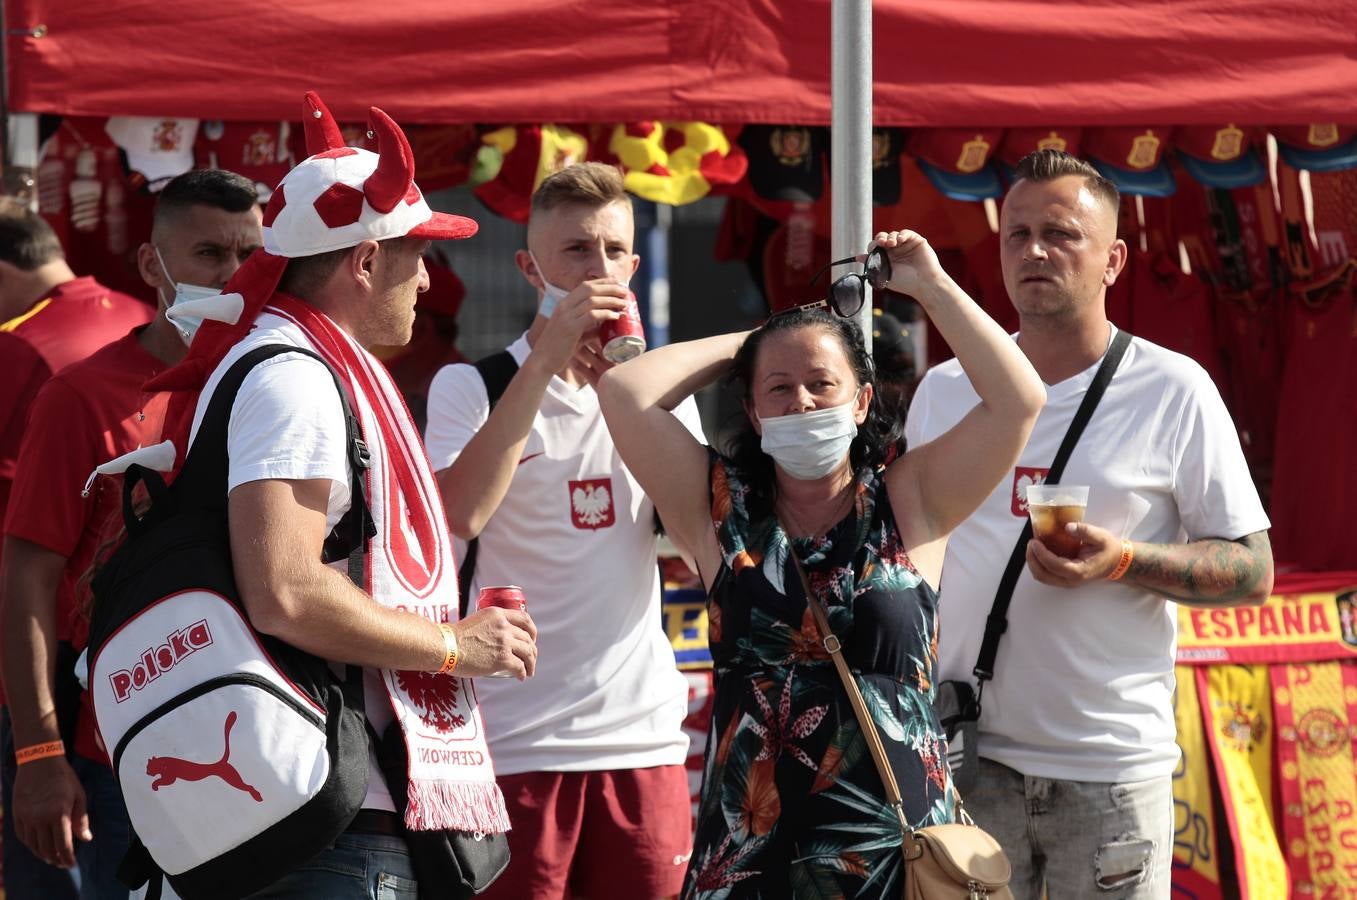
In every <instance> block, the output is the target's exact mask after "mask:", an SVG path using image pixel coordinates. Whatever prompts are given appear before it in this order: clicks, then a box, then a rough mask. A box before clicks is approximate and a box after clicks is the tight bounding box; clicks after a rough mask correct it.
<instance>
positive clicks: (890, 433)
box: [599, 231, 1045, 898]
mask: <svg viewBox="0 0 1357 900" xmlns="http://www.w3.org/2000/svg"><path fill="white" fill-rule="evenodd" d="M874 244H875V245H876V246H878V247H880V248H882V249H883V250H884V252H885V253H886V256H887V259H888V261H889V263H890V270H891V273H892V274H891V276H890V282H889V284H890V287H891V288H892V289H893V290H896V291H899V292H901V293H905V294H909V295H910V296H912V297H914V298H915V299H917V300H918V301H919V302H920V304H921V305H922V306H923V308H924V309H925V311H926V312H927V313H928V315H929V316H930V318H931V319H932V321H933V323H934V324H935V325H936V326H937V328H938V330H939V331H940V332H941V334H942V336H943V337H944V338H945V339H946V340H947V343H948V344H949V345H950V346H951V347H952V349H953V350H954V351H955V352H956V354H957V357H958V358H959V360H960V361H961V363H962V366H963V367H964V368H965V370H966V373H967V375H969V376H970V379H971V381H972V383H973V384H974V385H975V386H976V389H977V391H978V393H979V394H980V397H981V401H980V403H979V405H978V406H976V407H975V408H974V409H973V410H972V411H971V412H970V413H969V414H968V415H967V416H966V417H965V418H964V419H963V420H962V421H961V422H960V423H959V424H958V425H957V426H956V427H955V428H954V429H952V431H950V432H948V433H947V434H945V435H943V436H942V437H940V438H938V439H937V440H936V441H933V442H932V443H930V444H927V445H925V446H922V447H916V448H910V449H909V451H908V452H906V453H904V454H903V455H900V456H898V458H894V459H893V460H892V461H891V462H890V463H889V464H886V459H887V456H888V451H889V449H890V448H891V446H892V445H893V444H894V443H895V441H896V440H897V439H898V433H899V431H898V429H899V427H900V425H901V423H899V422H893V421H886V420H885V419H884V417H883V416H882V415H881V414H880V412H879V410H878V408H877V404H876V403H875V402H874V394H873V386H872V383H871V382H872V367H871V360H870V357H869V356H868V354H867V353H866V350H865V348H864V346H863V341H862V336H861V333H860V332H859V331H858V328H857V326H856V324H854V323H853V322H852V321H851V320H847V319H841V318H838V317H836V316H834V315H832V314H830V313H828V312H826V311H822V310H797V311H792V312H790V313H784V314H781V315H778V316H774V317H773V318H771V319H769V320H768V322H766V323H765V324H764V325H763V326H762V327H761V328H759V329H757V330H755V331H753V332H747V333H744V334H730V335H720V336H717V337H713V338H707V339H704V340H699V341H692V342H688V343H685V344H674V345H670V346H668V347H662V348H659V349H657V350H653V351H651V352H649V353H646V354H643V355H642V356H641V357H639V358H637V359H635V360H633V361H631V362H628V363H625V364H623V365H621V366H618V367H617V368H614V369H612V370H610V371H609V372H608V373H606V374H605V375H604V376H603V379H602V383H601V385H600V387H599V399H600V402H601V404H602V407H603V413H604V416H605V418H606V419H607V421H608V425H609V430H610V431H611V432H612V434H613V436H614V439H615V442H616V444H617V447H618V450H619V451H620V452H621V454H622V458H623V460H624V461H625V462H626V464H627V466H628V467H629V468H630V469H631V471H632V472H633V473H634V474H635V475H636V477H637V478H638V479H639V480H640V482H641V485H642V486H643V487H644V488H645V490H646V493H647V494H648V495H649V496H651V497H652V498H653V499H654V501H655V505H656V508H657V509H658V510H659V512H660V515H661V517H662V518H663V520H664V523H665V526H666V529H667V531H668V533H669V536H670V537H671V539H673V540H674V542H675V543H676V544H677V545H678V546H679V547H680V548H681V549H682V550H684V551H685V552H686V553H687V554H688V555H689V556H690V557H691V558H692V559H693V560H695V562H696V564H697V568H698V570H699V574H700V575H701V577H702V581H703V584H704V585H706V587H707V590H708V595H709V602H708V610H709V639H710V643H711V650H712V656H713V659H714V660H715V664H716V694H715V706H714V712H713V717H712V730H711V734H710V735H709V743H708V745H707V760H706V770H705V772H704V774H703V783H702V801H701V808H700V811H699V816H698V826H697V836H696V841H695V844H694V847H693V855H692V858H691V860H690V862H689V868H688V873H687V877H686V879H685V885H684V892H683V896H684V897H685V898H707V897H717V896H719V897H722V898H739V897H791V896H801V895H802V894H805V893H807V892H809V893H812V894H814V895H816V896H819V895H821V894H824V895H836V894H837V895H842V896H845V897H862V898H867V897H898V896H900V894H901V890H902V885H903V882H902V877H903V873H902V868H901V860H900V853H899V840H900V836H899V825H898V823H897V822H896V820H895V816H894V813H893V812H891V811H890V809H889V807H888V806H887V804H886V801H885V794H884V789H883V787H882V784H881V779H880V777H879V776H878V774H877V771H876V768H875V766H874V764H873V762H872V758H871V756H870V754H869V753H867V752H866V747H865V744H864V742H863V740H862V737H861V733H860V730H859V728H858V724H857V720H856V718H855V717H854V715H853V710H852V707H851V706H850V704H849V701H848V697H847V694H846V693H845V691H844V689H843V686H842V684H841V682H840V681H839V678H838V676H837V673H836V672H835V669H834V667H833V664H832V662H831V660H830V658H829V657H828V654H827V653H826V652H825V650H824V647H823V645H822V644H821V642H820V636H819V632H818V631H817V629H816V625H815V621H814V619H813V618H812V616H811V613H810V611H809V608H808V607H807V604H806V602H805V598H804V594H803V591H802V589H801V587H800V580H799V576H798V574H797V572H796V569H795V567H794V565H793V564H792V562H791V560H790V558H789V554H791V553H795V554H796V555H797V557H798V559H800V560H801V562H802V563H803V565H804V567H805V569H806V571H807V574H808V575H809V577H810V580H811V584H812V586H813V587H814V589H815V591H816V593H817V595H818V596H819V597H820V599H821V601H822V602H823V603H824V605H825V606H826V607H827V609H828V611H829V617H830V622H831V625H832V627H833V629H834V631H835V633H836V634H837V635H838V636H839V637H840V638H841V639H842V641H843V645H844V653H845V656H846V658H847V661H848V663H849V665H850V666H851V667H852V669H853V670H854V672H855V673H857V680H858V683H859V687H860V689H861V690H862V692H863V694H864V696H865V697H866V699H867V703H868V705H869V706H870V707H871V708H872V709H873V710H874V713H873V718H874V720H875V721H876V724H877V728H878V731H879V732H880V734H881V738H882V741H883V743H884V744H885V747H886V752H887V755H888V757H889V759H890V762H891V766H892V769H893V770H894V772H895V775H896V780H897V781H898V782H899V785H900V790H901V792H902V794H903V795H904V798H905V810H906V813H907V816H908V819H909V821H910V823H911V825H913V826H915V827H921V826H926V825H933V824H939V823H943V822H950V821H953V820H954V816H955V800H956V796H955V791H954V790H953V789H952V786H951V778H950V775H949V772H948V769H947V762H946V744H945V741H944V739H943V738H942V734H941V729H940V728H939V726H938V723H937V720H936V718H935V716H934V715H933V712H932V709H931V707H930V705H929V700H930V698H929V694H930V691H931V689H932V685H933V681H934V677H933V666H934V663H935V661H936V639H937V631H936V623H937V606H936V603H937V594H936V591H935V588H936V586H937V584H938V580H939V576H940V575H941V568H942V559H943V552H944V549H945V547H946V541H947V536H948V534H949V533H950V531H951V530H952V529H953V528H954V527H956V526H957V525H958V524H960V523H961V521H962V520H963V519H965V518H966V517H967V516H968V515H970V514H971V513H972V512H973V511H974V510H975V509H976V508H977V507H978V506H979V505H980V503H981V501H982V500H984V498H985V497H987V496H988V495H989V493H990V492H991V491H992V490H993V489H994V487H995V485H997V484H998V483H999V481H1000V479H1001V478H1003V477H1005V476H1006V475H1007V474H1008V473H1009V471H1010V470H1011V469H1012V467H1013V465H1014V463H1015V462H1016V461H1017V458H1018V454H1019V452H1020V451H1021V449H1022V447H1023V445H1024V444H1025V443H1026V441H1027V437H1028V433H1029V432H1030V431H1031V428H1032V424H1033V423H1034V422H1035V420H1036V417H1037V413H1038V412H1039V411H1040V409H1041V406H1042V404H1043V403H1044V402H1045V390H1044V389H1043V387H1042V384H1041V381H1040V379H1039V378H1038V377H1037V374H1036V372H1035V371H1034V370H1033V368H1032V366H1031V364H1030V363H1028V361H1027V359H1026V357H1024V356H1023V355H1022V353H1021V352H1020V351H1019V350H1018V348H1017V346H1016V345H1015V344H1014V342H1013V341H1012V340H1011V339H1010V338H1009V336H1008V335H1007V334H1005V333H1004V332H1003V330H1002V329H1001V328H1000V327H999V326H998V325H997V324H996V323H995V322H994V321H993V320H992V319H990V318H989V317H988V316H987V315H986V314H985V313H984V312H983V311H982V310H981V309H980V308H979V307H978V306H977V305H976V304H975V302H974V301H972V300H971V299H970V298H969V297H968V296H966V294H965V293H964V292H963V291H962V290H961V289H960V288H959V287H957V285H956V283H955V282H953V281H952V280H951V278H949V277H948V276H947V274H946V273H945V272H943V271H942V269H941V267H940V266H939V265H938V261H937V257H936V255H935V254H934V253H933V251H932V248H930V247H929V246H928V244H927V242H925V241H924V240H923V238H921V237H920V236H919V235H917V234H915V233H913V232H909V231H903V232H890V233H881V234H878V235H877V237H876V240H875V241H874ZM726 372H729V374H730V375H731V376H732V380H733V382H734V383H735V384H736V385H737V386H738V387H739V389H740V390H741V391H742V392H743V399H744V407H745V412H746V414H747V418H748V427H747V428H746V429H744V430H743V431H742V433H741V434H739V435H738V436H737V437H736V438H735V440H734V441H733V442H732V443H731V446H729V447H728V448H726V449H727V451H728V452H726V453H724V454H723V453H718V452H716V451H714V450H710V449H709V448H706V447H703V446H701V445H700V444H698V443H697V442H696V441H695V440H694V439H693V438H692V436H691V435H690V434H689V433H688V432H687V431H686V430H685V429H684V428H683V427H682V426H681V425H679V424H678V422H677V421H675V420H674V419H673V417H672V416H671V415H669V413H668V412H667V410H669V409H672V408H673V406H674V405H676V404H677V403H678V402H679V401H680V400H681V399H682V398H683V397H685V396H687V395H689V394H691V393H692V392H693V391H695V390H697V389H698V388H701V387H702V386H704V385H705V384H707V383H708V382H710V381H712V380H713V379H714V378H716V377H718V376H720V375H721V374H723V373H726ZM713 526H715V527H713Z"/></svg>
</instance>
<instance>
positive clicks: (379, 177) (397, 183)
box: [363, 106, 415, 213]
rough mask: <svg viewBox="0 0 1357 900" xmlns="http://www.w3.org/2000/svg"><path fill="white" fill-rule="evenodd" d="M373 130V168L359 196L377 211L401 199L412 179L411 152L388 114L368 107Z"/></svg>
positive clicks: (403, 136) (413, 177) (389, 208)
mask: <svg viewBox="0 0 1357 900" xmlns="http://www.w3.org/2000/svg"><path fill="white" fill-rule="evenodd" d="M368 122H369V124H371V125H372V130H373V131H374V132H376V133H377V154H378V157H379V159H378V161H377V171H375V172H373V173H372V174H371V175H369V176H368V179H367V181H365V182H363V196H364V197H366V198H367V201H368V205H369V206H371V207H372V208H373V209H375V210H377V212H380V213H389V212H391V210H393V209H395V208H396V204H397V203H400V202H401V200H403V199H404V198H405V194H406V192H407V191H409V190H410V185H411V184H413V183H414V180H415V155H414V153H412V152H411V151H410V142H409V141H407V140H406V139H405V133H404V132H402V131H401V130H400V126H399V125H397V124H396V123H395V122H393V121H392V120H391V117H390V116H388V115H387V114H386V113H384V112H382V111H381V110H380V109H378V108H377V107H375V106H374V107H372V114H371V116H370V117H369V119H368Z"/></svg>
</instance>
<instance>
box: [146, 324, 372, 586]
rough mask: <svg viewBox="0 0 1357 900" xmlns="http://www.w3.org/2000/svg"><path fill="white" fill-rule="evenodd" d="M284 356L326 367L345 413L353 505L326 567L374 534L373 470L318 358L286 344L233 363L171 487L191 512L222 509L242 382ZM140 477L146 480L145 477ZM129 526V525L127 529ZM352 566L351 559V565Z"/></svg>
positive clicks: (330, 540)
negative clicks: (231, 431) (233, 415)
mask: <svg viewBox="0 0 1357 900" xmlns="http://www.w3.org/2000/svg"><path fill="white" fill-rule="evenodd" d="M284 353H299V354H301V355H302V356H309V357H311V358H312V359H314V360H316V361H317V362H319V363H320V364H321V365H323V366H325V370H326V371H327V372H329V373H330V377H331V379H333V381H334V385H335V390H336V391H338V392H339V403H340V406H341V408H342V409H343V411H344V430H345V444H346V453H347V455H348V460H349V471H350V476H349V477H350V481H349V487H350V491H351V498H352V499H351V501H350V505H349V510H348V512H346V513H345V514H344V517H343V518H342V519H340V520H339V522H338V523H337V524H336V525H335V527H334V529H333V530H332V531H331V532H330V534H329V535H328V536H327V537H326V539H325V547H324V552H323V554H322V558H323V559H324V560H325V561H326V562H333V561H335V560H338V559H344V558H345V557H350V558H352V556H353V555H354V554H355V553H359V554H361V552H362V551H363V550H365V549H366V545H367V541H368V539H369V538H371V537H372V536H373V535H375V534H376V533H377V529H376V526H375V525H374V523H373V521H372V512H371V509H370V507H369V505H368V492H367V476H366V472H367V469H368V468H369V467H370V466H371V465H372V457H371V455H370V453H369V451H368V446H367V444H366V443H365V442H364V440H363V430H362V426H361V425H360V423H359V421H358V415H357V414H356V413H355V412H354V410H353V405H352V403H351V402H350V400H349V391H348V388H346V387H345V385H344V383H343V382H342V381H340V380H339V376H338V375H337V374H336V373H335V371H334V369H332V368H331V367H330V365H329V363H327V362H326V361H325V360H324V359H322V358H321V357H320V355H319V354H316V353H314V352H312V351H311V350H307V349H305V348H303V347H296V346H293V345H290V344H268V345H265V346H262V347H256V348H254V349H253V350H250V351H249V352H247V353H245V354H244V355H243V356H241V357H240V359H238V360H236V361H235V362H234V363H232V365H231V367H230V368H229V369H227V370H226V373H225V374H224V375H223V376H222V378H221V380H220V381H219V382H218V383H217V386H216V388H215V389H214V390H213V392H212V399H211V400H209V401H208V404H207V410H206V411H205V412H204V413H203V419H202V422H201V423H200V424H199V426H198V433H197V435H196V437H195V440H194V441H193V445H192V446H191V447H190V448H189V451H188V454H187V456H186V457H185V459H184V467H183V469H182V470H181V471H180V473H179V477H178V478H177V479H175V483H174V486H173V491H174V495H175V497H176V500H177V501H178V502H180V503H187V504H190V505H191V506H193V507H195V508H200V509H212V508H222V507H224V506H225V503H226V483H227V477H228V470H229V466H230V458H229V456H228V455H227V453H226V436H227V430H228V428H229V427H230V423H231V410H232V409H233V408H234V406H235V402H236V395H237V394H238V393H239V392H240V387H241V385H242V384H244V382H245V378H246V376H247V375H249V374H250V372H251V371H253V370H254V368H255V367H256V366H258V365H259V364H260V363H262V362H264V361H265V360H268V359H272V358H274V357H275V356H280V355H282V354H284ZM143 477H146V475H145V473H143ZM131 482H132V479H127V480H126V481H125V482H124V491H125V492H127V491H130V488H131ZM130 525H131V523H129V528H130ZM351 565H352V559H351Z"/></svg>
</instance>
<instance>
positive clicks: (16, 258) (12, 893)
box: [0, 198, 153, 900]
mask: <svg viewBox="0 0 1357 900" xmlns="http://www.w3.org/2000/svg"><path fill="white" fill-rule="evenodd" d="M152 314H153V310H152V308H151V307H150V306H148V305H147V304H145V303H142V302H141V301H140V300H137V299H135V298H133V297H129V296H127V295H126V294H120V293H117V292H116V291H111V290H109V289H108V288H106V287H104V286H103V285H101V284H99V282H97V281H95V280H94V279H93V278H90V277H83V278H77V277H76V275H75V273H74V272H73V271H71V267H70V266H69V265H68V264H67V262H66V257H65V254H64V252H63V251H62V248H61V242H60V241H59V240H58V239H57V236H56V233H55V232H54V231H53V230H52V228H51V226H50V225H48V224H47V222H46V220H44V219H43V218H42V217H41V216H39V215H38V214H37V213H35V212H33V211H32V210H30V209H29V208H28V207H27V206H25V205H24V204H22V203H20V202H19V201H17V200H13V199H10V198H0V520H3V518H4V514H5V508H6V507H7V506H8V504H9V495H10V490H11V486H12V484H13V482H14V469H15V465H16V464H17V462H18V459H19V443H20V440H21V439H22V437H23V434H24V427H25V424H26V423H27V421H28V410H29V407H30V406H31V405H32V404H33V398H34V397H36V396H37V394H38V389H39V388H41V387H42V386H43V384H44V383H46V381H47V379H49V378H51V377H52V375H53V374H54V373H55V372H57V371H58V370H60V369H62V368H64V367H65V366H68V365H70V364H71V363H73V362H75V361H77V360H81V359H84V358H85V357H87V356H89V355H90V354H91V353H93V352H94V351H95V350H98V349H99V348H100V347H102V346H104V345H105V344H107V343H109V342H110V341H113V340H116V339H117V338H119V337H121V336H122V335H124V334H126V333H127V329H129V328H131V327H132V326H134V325H142V324H145V323H146V322H147V321H149V320H150V318H151V316H152ZM2 702H3V698H0V703H2ZM13 773H14V741H13V735H12V733H11V732H10V728H9V712H8V709H4V708H0V774H3V788H4V789H3V806H4V810H3V813H4V825H3V829H4V832H3V833H4V873H5V892H6V894H7V895H8V896H9V897H11V898H17V900H25V898H27V897H39V898H41V900H69V898H74V897H76V896H77V893H76V886H75V879H74V878H73V877H72V875H71V873H70V872H67V871H63V870H61V869H59V868H55V867H52V866H48V865H47V864H45V863H43V862H42V861H41V860H39V859H38V858H37V857H35V856H33V854H32V853H30V852H29V851H28V848H27V847H25V846H24V845H23V843H22V842H20V841H19V839H18V838H17V837H16V836H15V834H14V825H13V820H14V817H13V815H12V814H11V810H10V804H9V798H10V790H11V788H12V786H13V781H12V778H13Z"/></svg>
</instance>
